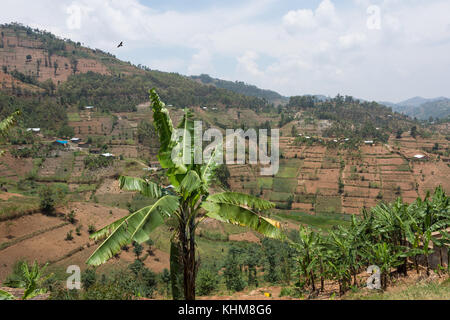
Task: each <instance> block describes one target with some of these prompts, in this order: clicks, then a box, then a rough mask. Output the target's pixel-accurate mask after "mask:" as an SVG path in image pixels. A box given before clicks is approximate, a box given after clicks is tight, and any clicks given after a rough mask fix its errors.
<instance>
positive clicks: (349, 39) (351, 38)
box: [339, 33, 366, 49]
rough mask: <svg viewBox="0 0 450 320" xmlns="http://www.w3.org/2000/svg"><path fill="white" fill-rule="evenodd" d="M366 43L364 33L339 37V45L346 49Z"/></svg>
mask: <svg viewBox="0 0 450 320" xmlns="http://www.w3.org/2000/svg"><path fill="white" fill-rule="evenodd" d="M365 41H366V35H365V34H364V33H350V34H346V35H343V36H341V37H339V44H340V45H341V47H342V48H344V49H351V48H355V47H357V46H359V45H361V44H363V43H364V42H365Z"/></svg>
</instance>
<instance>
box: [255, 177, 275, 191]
mask: <svg viewBox="0 0 450 320" xmlns="http://www.w3.org/2000/svg"><path fill="white" fill-rule="evenodd" d="M257 181H258V189H261V188H262V189H266V190H270V189H272V186H273V178H271V177H264V178H258V179H257Z"/></svg>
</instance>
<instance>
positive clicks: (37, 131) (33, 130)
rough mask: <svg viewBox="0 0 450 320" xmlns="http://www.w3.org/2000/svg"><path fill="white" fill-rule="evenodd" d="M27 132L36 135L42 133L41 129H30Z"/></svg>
mask: <svg viewBox="0 0 450 320" xmlns="http://www.w3.org/2000/svg"><path fill="white" fill-rule="evenodd" d="M27 131H28V132H29V131H31V132H34V133H39V132H41V128H28V129H27Z"/></svg>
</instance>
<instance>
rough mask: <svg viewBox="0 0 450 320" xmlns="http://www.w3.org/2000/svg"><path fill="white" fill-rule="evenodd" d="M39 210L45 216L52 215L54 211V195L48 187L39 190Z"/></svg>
mask: <svg viewBox="0 0 450 320" xmlns="http://www.w3.org/2000/svg"><path fill="white" fill-rule="evenodd" d="M39 200H40V208H41V210H42V212H43V213H45V214H53V213H54V211H55V202H56V201H55V194H54V192H53V189H52V188H51V187H50V186H45V187H42V188H41V190H39Z"/></svg>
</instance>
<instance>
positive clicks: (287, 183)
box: [273, 178, 298, 193]
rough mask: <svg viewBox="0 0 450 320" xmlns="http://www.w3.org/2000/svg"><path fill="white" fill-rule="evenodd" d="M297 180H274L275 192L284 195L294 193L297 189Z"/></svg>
mask: <svg viewBox="0 0 450 320" xmlns="http://www.w3.org/2000/svg"><path fill="white" fill-rule="evenodd" d="M297 185H298V182H297V179H286V178H274V179H273V191H275V192H284V193H294V192H295V189H296V188H297Z"/></svg>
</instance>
